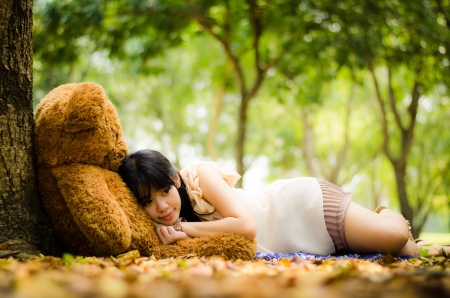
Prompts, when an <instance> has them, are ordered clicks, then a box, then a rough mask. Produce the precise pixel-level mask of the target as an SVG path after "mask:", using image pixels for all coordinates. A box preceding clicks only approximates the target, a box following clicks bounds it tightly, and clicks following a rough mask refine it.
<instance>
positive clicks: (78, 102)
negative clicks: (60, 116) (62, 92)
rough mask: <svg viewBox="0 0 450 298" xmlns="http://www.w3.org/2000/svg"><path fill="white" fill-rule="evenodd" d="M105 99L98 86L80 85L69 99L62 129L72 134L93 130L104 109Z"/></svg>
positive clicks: (92, 84) (101, 89)
mask: <svg viewBox="0 0 450 298" xmlns="http://www.w3.org/2000/svg"><path fill="white" fill-rule="evenodd" d="M106 101H107V97H106V94H105V91H104V90H103V88H102V87H101V86H100V85H97V84H94V83H80V84H78V86H77V88H75V90H74V91H73V94H72V96H71V98H70V99H69V103H68V107H67V110H66V114H65V121H64V122H65V123H64V129H65V131H66V132H69V133H73V132H78V131H83V130H88V129H91V128H94V127H96V126H97V125H98V123H99V122H100V120H101V119H102V117H103V113H104V111H105V109H106Z"/></svg>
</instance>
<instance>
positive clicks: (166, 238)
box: [155, 225, 189, 244]
mask: <svg viewBox="0 0 450 298" xmlns="http://www.w3.org/2000/svg"><path fill="white" fill-rule="evenodd" d="M155 231H156V235H158V238H159V240H160V241H161V242H162V243H163V244H172V243H174V242H177V241H179V240H183V239H187V238H189V236H188V234H186V233H185V232H183V231H177V230H175V228H174V227H172V226H163V225H161V226H158V227H156V229H155Z"/></svg>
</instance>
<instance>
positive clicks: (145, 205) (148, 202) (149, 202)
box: [142, 200, 152, 207]
mask: <svg viewBox="0 0 450 298" xmlns="http://www.w3.org/2000/svg"><path fill="white" fill-rule="evenodd" d="M151 203H152V200H148V201H146V202H144V204H142V205H143V206H144V207H147V206H148V205H150V204H151Z"/></svg>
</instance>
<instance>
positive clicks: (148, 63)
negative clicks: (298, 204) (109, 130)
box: [34, 0, 450, 236]
mask: <svg viewBox="0 0 450 298" xmlns="http://www.w3.org/2000/svg"><path fill="white" fill-rule="evenodd" d="M449 7H450V3H449V1H448V0H432V1H422V0H413V1H407V2H405V1H403V2H402V1H384V0H383V1H374V0H362V1H353V0H340V1H329V0H309V1H306V0H304V1H290V0H279V1H256V0H247V1H220V0H210V1H206V0H203V1H200V0H191V1H181V0H166V1H159V0H153V1H143V0H133V1H121V0H116V1H100V0H81V1H44V0H36V1H35V9H34V47H35V48H34V60H35V64H34V65H35V71H34V76H35V80H34V88H35V89H34V99H35V104H36V103H37V102H38V100H39V99H40V98H42V96H44V95H45V94H46V93H47V92H48V91H50V90H51V89H52V88H53V87H56V86H58V85H60V84H63V83H67V82H71V81H86V80H90V81H94V82H97V83H99V84H102V85H103V86H104V88H105V89H106V92H107V94H108V95H109V97H110V99H111V100H112V101H113V103H114V104H115V106H116V108H117V110H118V112H119V115H120V117H121V121H122V125H123V128H124V132H125V135H126V136H127V142H128V144H129V147H130V149H131V150H136V149H139V148H143V147H151V148H154V149H157V150H158V149H159V150H161V151H163V152H164V153H165V154H166V155H167V156H168V157H169V159H171V161H172V162H174V164H176V165H177V166H179V167H182V166H186V165H187V164H186V163H187V162H189V161H191V160H192V159H194V158H196V159H199V158H203V159H211V160H221V161H223V162H227V163H229V164H231V165H232V166H234V167H235V168H236V169H237V171H238V172H239V173H241V174H242V175H244V174H245V173H247V174H246V175H245V176H244V178H247V179H252V178H251V177H255V176H258V177H260V176H266V179H267V180H272V179H277V178H287V177H292V176H299V175H312V176H317V177H323V178H325V179H327V180H329V181H331V182H333V183H336V184H339V185H343V186H344V188H346V189H349V190H352V192H353V199H354V200H355V201H357V202H359V203H361V204H363V205H365V206H367V207H369V208H373V207H375V206H376V205H378V204H389V205H391V206H393V207H394V208H396V207H398V208H399V209H400V210H401V212H402V213H403V215H404V216H405V217H406V218H407V219H409V220H410V221H411V222H412V224H413V232H414V235H415V236H417V235H418V234H419V232H420V230H421V229H422V228H423V225H424V223H425V221H426V219H427V216H428V215H429V214H431V213H436V212H441V214H443V215H444V214H446V216H447V217H448V216H449V213H450V199H449V197H450V195H449V193H450V173H449V169H450V156H449V154H448V152H450V127H448V126H450V124H449V123H448V119H449V116H450V115H449V114H450V98H449V89H448V88H449V79H450V71H449V70H450V60H449V59H450V57H449V51H450V9H449ZM264 173H266V174H267V175H265V174H264ZM356 184H358V186H357V187H355V185H356ZM246 185H250V181H247V180H245V183H244V187H245V186H246ZM256 187H257V185H256ZM447 224H448V225H450V222H448V223H447ZM448 229H449V227H447V230H448Z"/></svg>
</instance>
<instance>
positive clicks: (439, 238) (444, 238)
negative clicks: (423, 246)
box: [419, 232, 450, 244]
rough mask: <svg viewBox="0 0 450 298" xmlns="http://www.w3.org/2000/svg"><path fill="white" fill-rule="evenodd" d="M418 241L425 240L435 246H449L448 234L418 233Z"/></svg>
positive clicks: (449, 237) (449, 235)
mask: <svg viewBox="0 0 450 298" xmlns="http://www.w3.org/2000/svg"><path fill="white" fill-rule="evenodd" d="M419 239H423V240H427V241H430V242H433V243H437V244H450V233H429V232H424V233H420V237H419Z"/></svg>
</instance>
